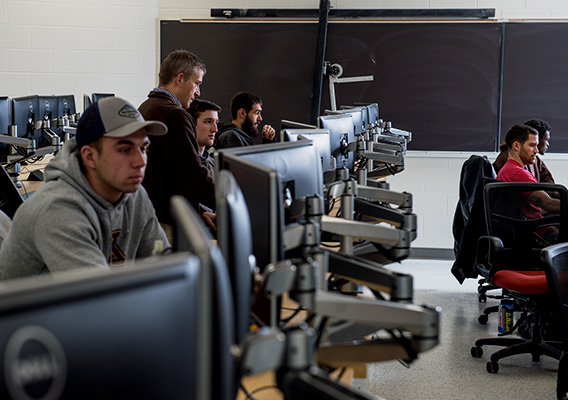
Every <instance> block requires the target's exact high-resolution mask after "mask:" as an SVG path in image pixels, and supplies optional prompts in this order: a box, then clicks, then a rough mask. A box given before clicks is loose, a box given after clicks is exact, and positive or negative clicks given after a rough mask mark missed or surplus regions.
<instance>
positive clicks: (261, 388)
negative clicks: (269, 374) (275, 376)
mask: <svg viewBox="0 0 568 400" xmlns="http://www.w3.org/2000/svg"><path fill="white" fill-rule="evenodd" d="M269 389H277V390H278V391H280V388H279V387H278V386H276V385H266V386H261V387H258V388H256V389H254V390H253V391H252V392H250V393H251V394H256V393H258V392H262V391H263V390H269Z"/></svg>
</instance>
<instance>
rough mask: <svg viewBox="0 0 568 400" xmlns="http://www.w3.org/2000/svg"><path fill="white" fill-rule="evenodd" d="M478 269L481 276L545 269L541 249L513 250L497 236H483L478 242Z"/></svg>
mask: <svg viewBox="0 0 568 400" xmlns="http://www.w3.org/2000/svg"><path fill="white" fill-rule="evenodd" d="M476 264H477V269H478V272H479V274H480V275H482V276H485V277H487V276H489V275H491V276H492V275H493V274H494V273H495V272H496V271H500V270H514V271H534V270H542V269H544V265H543V263H542V261H541V259H540V249H511V248H507V247H504V246H503V242H502V241H501V239H499V238H498V237H496V236H482V237H480V238H479V240H478V242H477V256H476Z"/></svg>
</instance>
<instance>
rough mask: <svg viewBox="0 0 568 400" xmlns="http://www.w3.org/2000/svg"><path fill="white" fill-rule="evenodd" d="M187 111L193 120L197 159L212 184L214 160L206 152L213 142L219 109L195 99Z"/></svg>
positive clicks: (204, 101)
mask: <svg viewBox="0 0 568 400" xmlns="http://www.w3.org/2000/svg"><path fill="white" fill-rule="evenodd" d="M187 111H189V113H190V114H191V116H192V117H193V119H194V120H195V134H196V136H197V150H198V156H199V159H200V160H201V166H203V167H204V168H205V169H207V173H208V175H209V177H210V178H211V179H212V180H213V182H214V181H215V160H214V159H213V155H212V154H211V153H210V152H209V151H208V150H209V148H211V147H212V146H213V143H214V142H215V134H216V133H217V124H218V123H219V112H220V111H221V107H219V106H218V105H217V104H215V103H213V102H212V101H208V100H201V99H195V100H193V101H192V102H191V104H190V105H189V108H188V110H187Z"/></svg>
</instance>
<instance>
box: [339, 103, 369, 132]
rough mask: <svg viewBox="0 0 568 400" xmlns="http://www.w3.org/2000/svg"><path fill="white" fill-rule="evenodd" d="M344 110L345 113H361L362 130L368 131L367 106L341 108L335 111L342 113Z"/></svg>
mask: <svg viewBox="0 0 568 400" xmlns="http://www.w3.org/2000/svg"><path fill="white" fill-rule="evenodd" d="M344 110H346V111H347V112H354V111H356V110H359V111H360V112H361V123H362V126H363V130H364V131H365V130H367V129H369V110H368V109H367V106H341V107H340V109H339V110H337V111H339V112H343V111H344Z"/></svg>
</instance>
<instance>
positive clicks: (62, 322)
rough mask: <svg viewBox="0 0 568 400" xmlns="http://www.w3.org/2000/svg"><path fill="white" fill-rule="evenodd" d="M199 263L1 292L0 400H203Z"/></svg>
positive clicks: (175, 258) (22, 284) (177, 262)
mask: <svg viewBox="0 0 568 400" xmlns="http://www.w3.org/2000/svg"><path fill="white" fill-rule="evenodd" d="M199 269H200V265H199V261H198V259H197V258H196V257H195V256H192V255H189V254H188V253H183V254H172V255H169V256H164V257H160V258H157V259H153V260H151V261H150V260H146V261H141V262H139V263H137V264H135V265H134V266H132V267H129V268H120V269H113V270H107V271H96V272H95V271H93V270H90V271H82V272H75V273H65V274H60V275H50V276H45V277H43V278H44V279H38V278H37V277H34V278H29V279H24V280H21V281H13V282H12V283H11V285H10V286H9V287H7V288H5V289H3V290H2V291H0V349H1V350H0V351H1V352H2V360H3V362H2V363H0V398H2V399H32V398H33V399H70V400H71V399H105V398H107V399H110V398H124V399H142V398H146V399H148V398H156V399H157V398H159V399H172V400H173V399H176V400H177V399H181V398H200V397H198V395H197V392H196V388H197V386H198V385H197V380H196V379H197V378H196V375H198V371H199V368H200V366H199V364H198V362H197V346H198V342H197V340H196V333H195V332H196V329H195V327H196V318H197V314H198V310H199V305H200V303H199V299H198V297H197V294H198V287H199V286H198V283H199V282H198V272H199Z"/></svg>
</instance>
